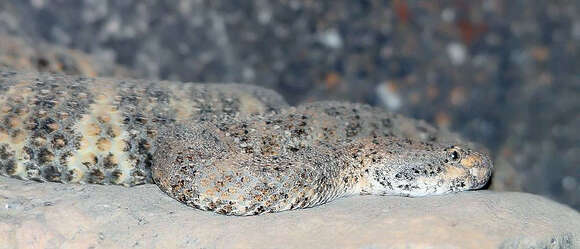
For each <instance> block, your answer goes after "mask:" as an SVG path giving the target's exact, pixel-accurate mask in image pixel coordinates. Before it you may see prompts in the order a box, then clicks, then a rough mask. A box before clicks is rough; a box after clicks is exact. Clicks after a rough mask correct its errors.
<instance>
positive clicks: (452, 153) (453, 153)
mask: <svg viewBox="0 0 580 249" xmlns="http://www.w3.org/2000/svg"><path fill="white" fill-rule="evenodd" d="M449 160H451V161H452V162H457V161H459V160H461V153H460V152H459V150H457V149H455V148H452V149H450V150H449Z"/></svg>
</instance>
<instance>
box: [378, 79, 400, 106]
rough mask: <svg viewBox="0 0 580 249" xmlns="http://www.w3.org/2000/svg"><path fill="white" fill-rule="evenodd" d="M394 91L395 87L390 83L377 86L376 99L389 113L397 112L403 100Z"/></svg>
mask: <svg viewBox="0 0 580 249" xmlns="http://www.w3.org/2000/svg"><path fill="white" fill-rule="evenodd" d="M395 89H396V87H395V85H394V84H393V83H390V82H385V83H382V84H379V85H377V90H376V93H377V97H378V98H379V100H380V101H381V103H382V104H383V106H385V107H386V108H387V109H389V111H397V110H399V108H401V106H402V105H403V100H402V99H401V96H400V95H399V93H398V92H397V91H396V90H395Z"/></svg>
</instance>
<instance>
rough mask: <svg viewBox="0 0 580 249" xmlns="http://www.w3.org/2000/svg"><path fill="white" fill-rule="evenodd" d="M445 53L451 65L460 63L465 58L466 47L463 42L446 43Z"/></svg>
mask: <svg viewBox="0 0 580 249" xmlns="http://www.w3.org/2000/svg"><path fill="white" fill-rule="evenodd" d="M447 55H448V56H449V59H451V63H453V65H456V66H457V65H461V64H463V63H464V62H465V60H466V59H467V49H466V48H465V46H464V45H463V44H461V43H457V42H453V43H450V44H449V45H447Z"/></svg>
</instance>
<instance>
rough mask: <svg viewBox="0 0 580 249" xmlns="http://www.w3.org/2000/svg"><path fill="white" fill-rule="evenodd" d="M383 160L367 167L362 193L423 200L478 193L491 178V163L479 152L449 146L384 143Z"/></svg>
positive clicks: (461, 146) (423, 143) (465, 146)
mask: <svg viewBox="0 0 580 249" xmlns="http://www.w3.org/2000/svg"><path fill="white" fill-rule="evenodd" d="M380 143H382V144H381V145H382V146H383V147H382V149H381V150H380V151H382V153H380V154H382V155H383V156H382V157H381V158H380V159H375V160H374V162H372V163H368V166H369V171H368V173H369V174H370V175H369V179H370V181H369V182H368V183H367V186H366V187H362V190H361V191H362V192H363V193H365V192H367V193H371V194H383V195H402V196H425V195H437V194H444V193H450V192H460V191H465V190H474V189H479V188H482V187H483V186H485V184H486V183H487V182H488V180H489V179H490V177H491V173H492V170H493V163H492V161H491V160H490V158H489V156H488V154H487V153H486V152H484V151H483V150H475V149H473V148H475V147H473V146H468V145H449V144H439V143H430V142H422V141H413V140H409V139H404V140H398V139H386V140H384V141H382V142H380Z"/></svg>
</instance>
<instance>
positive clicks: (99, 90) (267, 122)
mask: <svg viewBox="0 0 580 249" xmlns="http://www.w3.org/2000/svg"><path fill="white" fill-rule="evenodd" d="M492 167H493V166H492V163H491V161H490V159H489V157H488V156H487V153H485V152H483V151H482V150H481V149H479V147H478V146H476V145H474V144H471V143H468V142H464V141H463V140H462V139H461V138H460V137H459V136H457V135H455V134H454V133H451V132H448V131H446V130H443V129H437V128H434V127H433V126H431V125H429V124H427V123H425V122H424V121H420V120H415V119H410V118H406V117H404V116H401V115H397V114H392V113H389V112H387V111H384V110H381V109H379V108H374V107H370V106H368V105H363V104H354V103H344V102H315V103H309V104H303V105H300V106H297V107H289V106H288V105H287V104H286V102H285V101H284V100H283V98H282V97H281V96H280V95H278V94H277V93H275V92H273V91H271V90H267V89H263V88H260V87H256V86H249V85H241V84H190V83H178V82H156V81H148V80H130V79H127V80H119V79H107V78H88V77H80V76H64V75H56V74H39V73H22V72H9V71H0V175H4V176H10V177H16V178H20V179H24V180H35V181H40V182H42V181H53V182H62V183H96V184H119V185H125V186H134V185H139V184H145V183H156V184H157V185H158V186H159V187H160V189H161V190H162V191H164V192H165V193H167V194H168V195H169V196H171V197H173V198H175V199H176V200H178V201H180V202H182V203H185V204H187V205H189V206H192V207H196V208H199V209H203V210H211V211H214V212H217V213H220V214H227V215H256V214H261V213H266V212H278V211H283V210H290V209H297V208H306V207H312V206H316V205H319V204H323V203H325V202H328V201H331V200H333V199H336V198H339V197H342V196H347V195H353V194H380V195H403V196H423V195H432V194H443V193H448V192H457V191H463V190H469V189H477V188H481V187H482V186H483V185H485V183H486V182H487V180H488V179H489V177H490V175H491V170H492ZM0 180H1V179H0Z"/></svg>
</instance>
